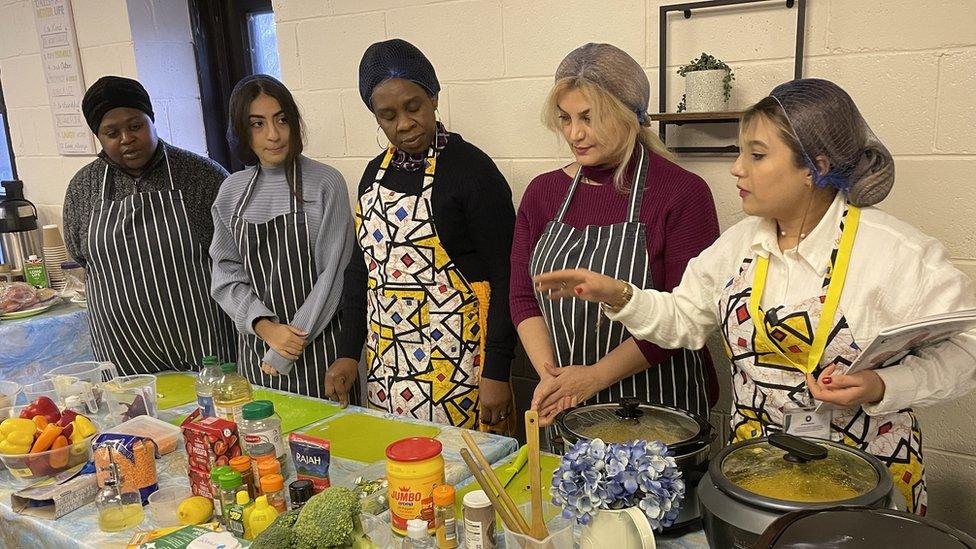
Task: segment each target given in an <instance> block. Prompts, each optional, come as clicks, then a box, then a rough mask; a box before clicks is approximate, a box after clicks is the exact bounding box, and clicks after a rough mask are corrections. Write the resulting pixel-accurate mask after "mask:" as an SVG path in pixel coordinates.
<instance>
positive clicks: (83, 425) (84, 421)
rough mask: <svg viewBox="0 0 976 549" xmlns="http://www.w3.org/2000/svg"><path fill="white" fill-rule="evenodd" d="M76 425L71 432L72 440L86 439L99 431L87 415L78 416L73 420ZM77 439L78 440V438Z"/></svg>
mask: <svg viewBox="0 0 976 549" xmlns="http://www.w3.org/2000/svg"><path fill="white" fill-rule="evenodd" d="M72 423H74V425H75V429H74V432H73V433H71V442H77V441H79V440H84V439H86V438H88V437H90V436H92V435H94V434H95V433H96V432H97V429H95V426H94V425H93V424H92V422H91V420H90V419H88V418H87V417H85V416H81V415H80V416H78V417H76V418H75V420H74V421H72ZM76 439H77V440H76Z"/></svg>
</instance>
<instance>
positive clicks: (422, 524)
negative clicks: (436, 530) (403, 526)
mask: <svg viewBox="0 0 976 549" xmlns="http://www.w3.org/2000/svg"><path fill="white" fill-rule="evenodd" d="M427 527H428V525H427V521H426V520H423V519H410V520H408V521H407V537H406V538H405V539H404V540H403V545H401V547H402V548H403V549H437V545H435V544H434V538H432V537H430V533H429V532H428V531H427Z"/></svg>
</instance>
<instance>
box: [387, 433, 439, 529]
mask: <svg viewBox="0 0 976 549" xmlns="http://www.w3.org/2000/svg"><path fill="white" fill-rule="evenodd" d="M442 449H443V446H442V445H441V442H440V441H439V440H437V439H433V438H427V437H410V438H405V439H402V440H398V441H396V442H394V443H393V444H390V445H389V446H387V448H386V478H387V480H388V481H389V489H388V491H387V496H388V498H389V502H390V525H391V526H392V527H393V531H394V532H396V533H398V534H401V535H403V534H405V533H406V530H407V521H409V520H410V519H422V520H426V521H427V524H428V530H429V531H430V532H433V531H434V500H433V494H434V487H435V486H437V485H438V484H444V456H443V455H441V450H442Z"/></svg>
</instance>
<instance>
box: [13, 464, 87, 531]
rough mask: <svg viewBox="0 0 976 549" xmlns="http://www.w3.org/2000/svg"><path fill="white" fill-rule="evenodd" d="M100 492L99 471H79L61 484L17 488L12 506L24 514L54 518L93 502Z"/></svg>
mask: <svg viewBox="0 0 976 549" xmlns="http://www.w3.org/2000/svg"><path fill="white" fill-rule="evenodd" d="M75 472H76V473H77V470H76V471H75ZM97 493H98V482H97V481H96V480H95V475H94V474H79V475H78V476H76V477H74V478H72V479H70V480H68V481H66V482H63V483H61V484H45V485H42V486H32V487H30V488H25V489H23V490H20V491H19V492H15V493H13V494H11V495H10V507H11V508H12V509H13V510H14V512H15V513H19V514H21V515H28V516H32V517H38V518H43V519H48V520H54V519H58V518H61V517H63V516H65V515H67V514H68V513H70V512H72V511H74V510H75V509H79V508H81V507H84V506H85V505H88V504H90V503H93V502H94V501H95V494H97Z"/></svg>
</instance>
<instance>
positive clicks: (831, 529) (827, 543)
mask: <svg viewBox="0 0 976 549" xmlns="http://www.w3.org/2000/svg"><path fill="white" fill-rule="evenodd" d="M754 547H755V548H756V549H809V548H810V547H817V548H824V549H855V548H857V549H862V548H865V547H878V548H888V547H924V548H925V549H976V539H974V538H973V537H971V536H969V535H968V534H965V533H963V532H960V531H959V530H957V529H955V528H953V527H951V526H948V525H946V524H943V523H941V522H938V521H934V520H931V519H927V518H923V517H920V516H917V515H913V514H911V513H906V512H903V511H894V510H891V509H875V508H871V507H834V508H830V509H823V510H811V511H795V512H792V513H787V514H785V515H783V516H782V517H780V518H778V519H776V521H774V522H773V523H772V524H771V525H770V526H769V528H767V529H766V531H765V532H763V534H762V536H761V537H760V538H759V540H758V541H757V542H756V544H755V546H754Z"/></svg>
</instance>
